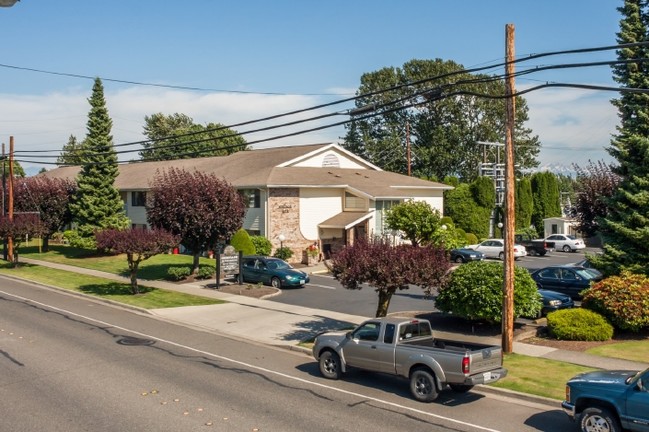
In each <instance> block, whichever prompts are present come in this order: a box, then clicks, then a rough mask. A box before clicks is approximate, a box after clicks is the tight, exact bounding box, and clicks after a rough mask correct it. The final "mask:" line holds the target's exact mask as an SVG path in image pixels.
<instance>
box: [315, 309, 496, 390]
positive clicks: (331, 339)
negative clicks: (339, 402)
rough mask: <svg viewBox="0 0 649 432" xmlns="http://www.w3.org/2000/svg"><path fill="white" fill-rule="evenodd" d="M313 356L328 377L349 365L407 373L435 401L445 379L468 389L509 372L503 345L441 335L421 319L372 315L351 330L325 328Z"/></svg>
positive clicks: (414, 387) (339, 374)
mask: <svg viewBox="0 0 649 432" xmlns="http://www.w3.org/2000/svg"><path fill="white" fill-rule="evenodd" d="M313 357H314V358H315V359H316V360H317V361H318V364H319V368H320V373H321V374H322V376H324V377H325V378H328V379H334V380H336V379H340V378H342V376H343V374H344V373H345V372H347V371H348V370H349V369H351V368H356V369H363V370H367V371H372V372H381V373H383V374H388V375H395V376H400V377H403V378H406V379H408V380H410V392H411V394H412V396H413V397H414V398H415V399H416V400H418V401H419V402H432V401H433V400H435V399H436V398H437V396H438V395H439V392H440V391H441V390H442V389H444V388H445V387H446V384H448V385H449V387H451V390H454V391H456V392H459V393H465V392H467V391H469V390H471V389H472V388H473V387H474V386H475V385H477V384H489V383H492V382H496V381H498V380H499V379H501V378H503V377H505V376H506V375H507V369H505V368H503V353H502V349H501V347H500V346H496V345H487V344H483V343H478V342H460V341H454V340H447V339H438V338H437V337H435V336H434V335H433V330H432V329H431V326H430V322H429V321H427V320H423V319H409V318H397V317H384V318H374V319H371V320H369V321H365V322H364V323H362V324H361V325H359V326H358V327H356V328H355V329H354V330H352V331H350V332H347V333H345V332H344V331H338V332H327V333H321V334H319V335H318V336H317V337H316V338H315V341H314V343H313Z"/></svg>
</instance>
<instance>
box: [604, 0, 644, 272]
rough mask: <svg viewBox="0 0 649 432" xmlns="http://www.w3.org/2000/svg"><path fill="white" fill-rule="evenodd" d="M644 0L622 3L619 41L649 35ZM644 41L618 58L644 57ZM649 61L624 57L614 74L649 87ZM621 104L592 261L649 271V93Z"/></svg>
mask: <svg viewBox="0 0 649 432" xmlns="http://www.w3.org/2000/svg"><path fill="white" fill-rule="evenodd" d="M648 7H649V6H647V3H646V1H645V0H626V1H625V2H624V6H622V7H620V8H618V11H619V12H620V13H621V14H622V19H621V21H620V31H619V32H618V33H617V41H618V43H620V44H625V43H633V42H641V41H646V40H647V36H648V34H647V33H648V32H647V30H648V25H647V23H648V21H649V14H648V10H647V8H648ZM647 55H649V49H648V48H647V47H645V46H642V47H631V48H623V49H620V50H618V52H617V56H618V59H619V60H632V59H645V58H647ZM648 72H649V64H647V62H646V61H645V62H638V63H625V64H620V65H616V66H614V68H613V78H614V79H615V81H616V82H618V83H619V84H620V85H621V87H628V88H642V89H648V88H649V73H648ZM612 103H613V105H615V106H616V107H617V109H618V115H619V117H620V125H619V126H618V131H617V134H616V135H615V136H614V138H613V140H612V141H611V147H609V148H608V149H607V150H608V152H609V154H610V155H611V156H613V157H614V158H615V159H616V160H617V162H618V163H619V166H616V167H614V168H613V170H614V172H615V173H616V174H618V175H619V176H620V177H621V182H620V183H619V185H618V187H617V189H615V192H614V193H613V194H612V195H611V196H610V198H609V199H607V200H606V205H607V207H608V211H607V212H606V215H605V216H604V217H601V218H599V219H598V222H599V227H600V232H601V234H602V239H603V241H604V254H603V255H602V256H600V257H595V259H594V260H593V263H594V264H595V265H596V266H597V267H598V268H600V269H601V270H603V271H604V273H605V274H609V275H610V274H617V273H619V272H620V271H622V270H630V271H632V272H637V273H644V274H649V267H647V265H646V263H647V259H649V202H648V200H647V194H648V192H649V139H648V138H647V137H648V136H649V95H646V94H636V93H622V94H621V96H620V97H619V98H618V99H615V100H613V101H612Z"/></svg>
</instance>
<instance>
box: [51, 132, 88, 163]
mask: <svg viewBox="0 0 649 432" xmlns="http://www.w3.org/2000/svg"><path fill="white" fill-rule="evenodd" d="M82 145H83V143H80V142H79V141H77V137H75V136H74V135H70V138H68V142H67V144H65V145H64V146H63V149H62V150H61V154H60V155H59V157H58V158H57V159H56V164H57V165H79V164H80V163H81V156H80V153H81V148H82Z"/></svg>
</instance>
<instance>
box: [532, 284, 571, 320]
mask: <svg viewBox="0 0 649 432" xmlns="http://www.w3.org/2000/svg"><path fill="white" fill-rule="evenodd" d="M539 294H541V301H542V302H543V307H542V308H541V312H539V316H538V317H537V318H541V317H544V316H546V315H547V314H549V313H550V312H554V311H558V310H560V309H569V308H573V307H575V301H574V300H573V299H572V298H571V297H570V296H569V295H567V294H562V293H560V292H556V291H550V290H545V289H540V290H539Z"/></svg>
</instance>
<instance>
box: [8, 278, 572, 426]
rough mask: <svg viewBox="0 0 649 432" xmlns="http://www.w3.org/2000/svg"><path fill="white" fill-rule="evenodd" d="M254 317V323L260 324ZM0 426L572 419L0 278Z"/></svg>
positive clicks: (552, 409) (550, 422) (554, 407)
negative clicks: (326, 371) (322, 370)
mask: <svg viewBox="0 0 649 432" xmlns="http://www.w3.org/2000/svg"><path fill="white" fill-rule="evenodd" d="M260 325H263V323H260ZM0 397H1V398H2V401H3V402H2V404H1V406H0V418H1V419H2V420H1V421H0V431H2V432H5V431H6V432H20V431H30V432H31V431H35V430H44V431H61V432H77V431H102V432H103V431H106V432H112V431H120V432H124V431H174V432H183V431H197V430H218V431H281V432H287V431H324V430H327V431H350V430H354V431H358V432H362V431H377V430H380V431H418V430H425V431H434V432H437V431H445V432H450V431H453V432H458V431H466V432H474V431H491V432H530V431H544V432H556V431H562V430H566V431H568V430H573V426H572V425H571V424H570V423H569V421H568V420H567V417H566V416H565V414H563V413H562V412H561V411H560V410H559V409H558V403H556V404H554V403H553V404H551V405H544V404H538V403H531V402H525V401H522V400H519V399H515V398H508V397H502V396H500V395H494V394H490V393H484V392H480V391H477V392H472V393H469V394H465V395H457V394H455V393H452V392H450V391H446V392H443V393H442V395H441V396H440V398H439V399H438V400H437V401H436V402H434V403H432V404H422V403H418V402H415V401H414V400H412V399H411V398H410V395H409V393H408V391H407V384H406V382H405V381H403V380H401V379H397V378H392V377H387V376H381V375H376V374H370V373H361V372H356V373H350V374H349V375H347V376H346V377H345V379H344V380H340V381H328V380H325V379H323V378H321V377H320V376H319V374H318V372H317V365H316V364H315V362H314V361H313V360H312V359H311V358H310V357H308V356H306V355H304V354H301V353H294V352H288V351H284V350H280V349H273V348H270V347H266V346H259V345H255V344H251V343H249V342H244V341H236V340H232V339H229V338H227V337H223V336H221V335H218V334H214V333H210V332H205V331H197V330H194V329H190V328H186V327H183V326H178V325H173V324H171V323H167V322H165V321H163V320H159V319H154V318H152V317H151V316H148V315H145V314H140V313H135V312H133V311H132V310H128V309H122V308H116V307H114V306H109V305H106V304H104V303H101V302H96V301H94V300H89V299H85V298H79V297H77V296H71V295H68V294H62V293H60V292H58V291H54V290H50V289H44V288H42V287H37V286H33V285H30V284H26V283H21V282H16V281H13V280H9V279H4V278H0Z"/></svg>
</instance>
